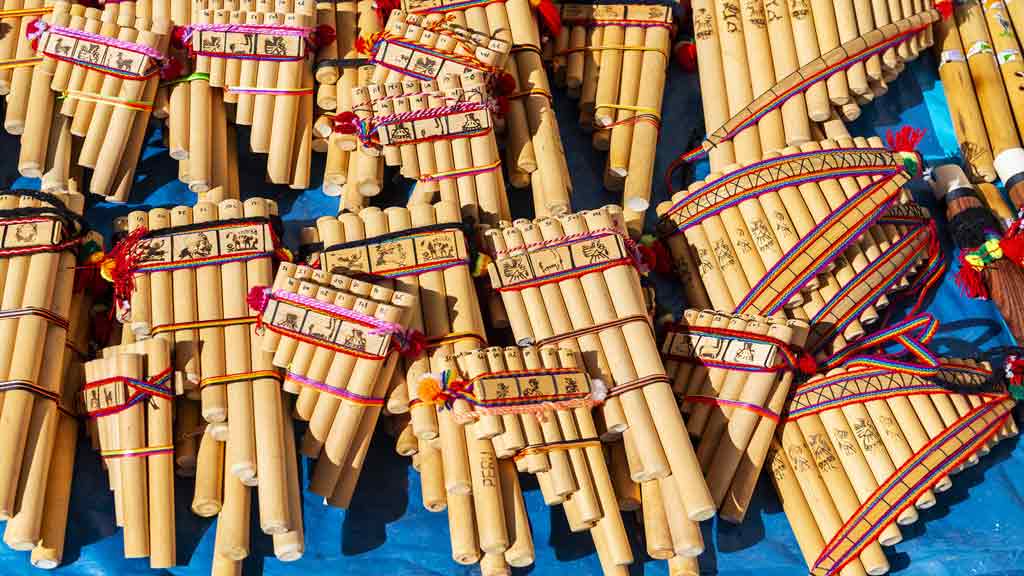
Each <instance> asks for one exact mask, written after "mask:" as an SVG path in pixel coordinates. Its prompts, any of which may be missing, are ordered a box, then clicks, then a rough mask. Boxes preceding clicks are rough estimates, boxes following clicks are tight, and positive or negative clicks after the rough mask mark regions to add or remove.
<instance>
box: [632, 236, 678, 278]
mask: <svg viewBox="0 0 1024 576" xmlns="http://www.w3.org/2000/svg"><path fill="white" fill-rule="evenodd" d="M637 249H638V250H639V251H640V258H641V260H642V261H643V264H644V265H645V266H646V267H647V269H648V270H653V271H655V272H657V273H658V274H670V273H671V272H672V256H671V255H670V254H669V253H668V250H666V249H665V245H664V244H662V243H661V242H660V241H659V240H658V239H657V238H656V237H655V236H654V235H653V234H644V235H643V236H641V237H640V245H639V246H637Z"/></svg>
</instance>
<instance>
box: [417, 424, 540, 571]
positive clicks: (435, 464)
mask: <svg viewBox="0 0 1024 576" xmlns="http://www.w3.org/2000/svg"><path fill="white" fill-rule="evenodd" d="M418 444H419V452H417V453H416V457H417V459H418V460H419V464H420V491H421V492H422V500H423V507H424V508H426V509H427V510H430V511H431V512H440V511H442V510H444V509H445V508H446V507H447V506H448V497H447V491H446V490H445V481H444V470H443V465H442V458H441V451H440V450H438V449H437V448H435V447H434V446H432V445H431V442H430V441H428V440H424V439H423V438H419V439H418ZM502 487H503V488H505V487H506V484H505V483H502ZM518 536H519V535H518V532H517V533H516V539H518ZM515 546H516V545H515V544H513V545H512V548H515ZM510 549H511V548H510ZM531 551H532V547H531Z"/></svg>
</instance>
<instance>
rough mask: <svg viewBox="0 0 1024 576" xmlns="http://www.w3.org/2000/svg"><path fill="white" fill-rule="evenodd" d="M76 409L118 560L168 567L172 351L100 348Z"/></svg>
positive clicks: (143, 344)
mask: <svg viewBox="0 0 1024 576" xmlns="http://www.w3.org/2000/svg"><path fill="white" fill-rule="evenodd" d="M85 380H86V384H85V386H84V387H83V388H82V406H83V410H84V411H85V413H86V414H87V415H88V416H89V417H90V418H91V419H92V421H93V424H92V426H93V427H94V429H95V438H96V439H97V441H98V442H97V443H98V445H99V449H100V455H101V456H102V457H103V459H104V463H105V464H106V468H107V472H108V481H109V483H110V489H111V490H112V491H113V492H114V516H115V518H116V522H117V525H118V526H122V527H123V528H124V556H125V558H146V557H148V558H149V564H150V567H151V568H168V567H171V566H174V565H175V563H176V562H175V555H176V548H175V535H174V530H175V519H174V447H173V435H174V423H173V417H174V396H175V390H174V388H173V376H172V368H171V346H170V343H168V342H167V340H164V339H162V338H152V339H148V340H143V341H137V342H134V343H131V344H122V345H119V346H113V347H108V348H104V349H103V352H102V357H101V358H99V359H97V360H92V361H90V362H87V363H86V364H85Z"/></svg>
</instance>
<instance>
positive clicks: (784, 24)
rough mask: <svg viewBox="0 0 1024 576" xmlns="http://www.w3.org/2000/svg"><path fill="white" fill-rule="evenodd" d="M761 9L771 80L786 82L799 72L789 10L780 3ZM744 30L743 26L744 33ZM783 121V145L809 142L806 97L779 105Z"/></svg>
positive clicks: (773, 3) (797, 96)
mask: <svg viewBox="0 0 1024 576" xmlns="http://www.w3.org/2000/svg"><path fill="white" fill-rule="evenodd" d="M762 9H763V14H764V20H765V21H766V24H767V36H768V40H769V42H770V48H771V58H772V65H773V70H774V72H775V76H774V78H775V79H779V78H785V77H786V76H789V75H790V74H792V73H793V72H796V71H797V69H798V68H799V61H798V59H797V54H796V44H795V41H794V38H793V26H792V23H791V21H790V15H789V10H787V9H786V6H785V3H784V2H782V1H781V0H780V1H778V2H774V1H773V2H770V3H765V4H764V6H763V8H762ZM746 30H747V27H746V26H745V27H744V32H746ZM748 46H749V43H748ZM748 51H749V47H748ZM782 119H783V129H784V130H785V133H786V144H788V145H790V146H798V145H800V144H802V143H803V142H806V141H808V140H810V139H811V127H810V124H809V121H808V113H807V101H806V97H805V93H803V92H801V93H797V94H795V95H793V97H792V98H790V99H789V100H787V101H786V102H785V103H783V104H782Z"/></svg>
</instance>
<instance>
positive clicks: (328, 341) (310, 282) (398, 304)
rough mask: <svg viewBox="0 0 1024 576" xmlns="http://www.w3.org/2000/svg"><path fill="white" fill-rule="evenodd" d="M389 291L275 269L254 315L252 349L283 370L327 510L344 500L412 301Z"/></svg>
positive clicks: (313, 272)
mask: <svg viewBox="0 0 1024 576" xmlns="http://www.w3.org/2000/svg"><path fill="white" fill-rule="evenodd" d="M389 284H390V282H386V281H385V282H381V283H371V282H366V281H363V280H359V279H356V278H353V277H350V276H347V275H343V274H331V273H326V272H324V271H322V270H317V269H314V268H310V267H308V266H295V265H291V264H285V263H283V264H282V265H281V267H280V268H279V269H278V272H277V276H276V277H275V279H274V284H273V287H272V288H268V292H267V294H268V296H267V298H268V299H269V300H268V304H267V305H266V307H265V309H264V310H262V311H260V314H261V322H262V324H263V326H264V327H265V328H266V331H265V333H264V336H263V338H262V340H261V342H260V346H261V348H262V349H263V350H265V351H267V352H272V353H273V358H272V360H273V363H274V365H275V366H280V367H282V368H287V370H288V372H287V375H286V377H285V384H284V388H285V390H286V391H287V392H290V393H292V394H295V395H296V400H295V414H296V416H297V417H298V418H300V419H303V420H308V421H309V423H310V424H309V430H308V431H307V433H306V435H305V436H304V437H303V440H302V445H301V448H300V449H301V451H302V453H304V454H306V455H308V456H310V457H314V458H315V457H319V460H318V462H317V465H316V468H315V469H314V471H313V475H312V478H311V480H310V491H312V492H313V493H315V494H319V495H321V496H323V497H324V498H325V499H327V501H328V503H330V504H332V505H335V506H340V507H347V506H348V503H349V502H350V500H351V498H352V494H353V492H354V490H355V486H356V483H357V482H358V479H359V473H360V472H361V471H362V467H363V463H364V461H365V458H366V453H367V450H368V448H369V443H370V439H371V438H372V436H373V431H374V428H375V427H376V425H377V419H378V417H379V416H380V411H381V408H382V406H383V404H384V398H385V397H386V394H387V391H388V388H389V386H390V384H391V382H392V375H393V374H394V372H395V368H396V366H397V364H398V360H399V356H398V351H397V347H398V346H399V344H400V343H399V339H400V338H401V337H402V332H403V331H404V327H405V326H406V325H407V324H408V322H409V316H410V314H411V311H412V307H413V304H414V302H415V301H414V299H413V297H412V296H411V295H409V294H408V293H405V292H402V291H399V290H395V289H394V288H392V287H391V286H390V285H389Z"/></svg>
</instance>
